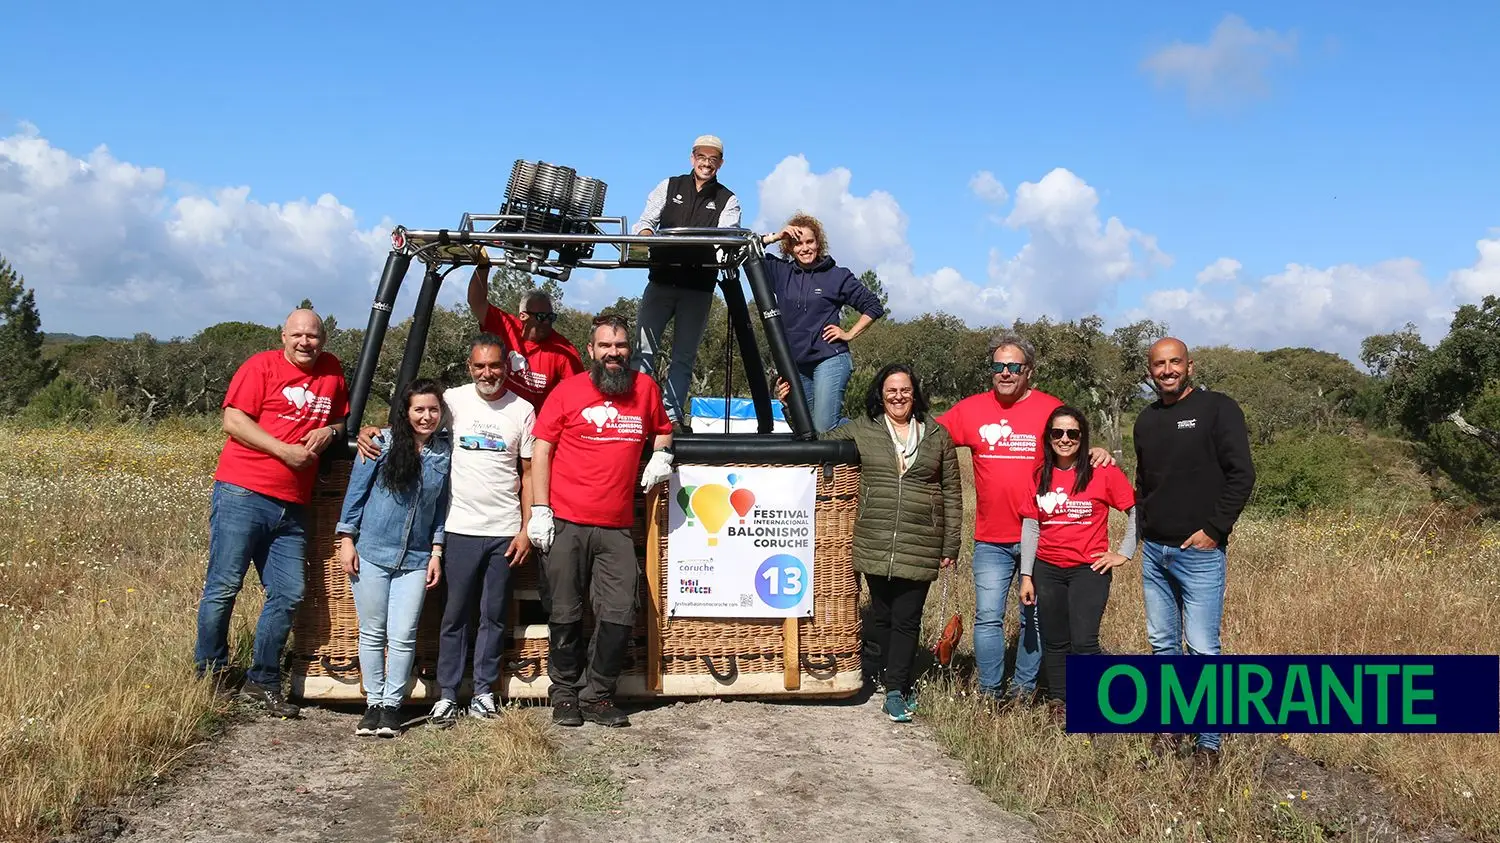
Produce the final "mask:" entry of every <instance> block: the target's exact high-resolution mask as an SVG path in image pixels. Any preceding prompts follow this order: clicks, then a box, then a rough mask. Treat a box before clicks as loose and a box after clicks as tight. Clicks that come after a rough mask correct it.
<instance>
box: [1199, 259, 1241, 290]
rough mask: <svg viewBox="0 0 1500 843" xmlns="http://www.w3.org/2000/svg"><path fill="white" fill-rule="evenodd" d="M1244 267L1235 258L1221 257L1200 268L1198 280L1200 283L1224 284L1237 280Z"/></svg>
mask: <svg viewBox="0 0 1500 843" xmlns="http://www.w3.org/2000/svg"><path fill="white" fill-rule="evenodd" d="M1243 268H1244V267H1243V266H1241V265H1240V262H1239V261H1237V260H1235V259H1234V258H1219V259H1218V260H1216V261H1214V262H1213V263H1211V264H1209V265H1208V266H1205V267H1203V268H1202V269H1200V270H1198V276H1197V280H1198V283H1199V284H1223V283H1227V282H1230V281H1235V280H1237V279H1238V278H1239V277H1240V270H1241V269H1243Z"/></svg>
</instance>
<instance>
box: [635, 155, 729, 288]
mask: <svg viewBox="0 0 1500 843" xmlns="http://www.w3.org/2000/svg"><path fill="white" fill-rule="evenodd" d="M694 184H695V182H694V181H693V174H692V173H685V174H683V175H680V176H673V177H672V178H670V179H667V200H666V204H664V205H663V206H662V209H661V222H660V223H659V226H660V227H661V228H664V229H666V228H718V227H719V214H721V213H723V211H724V205H725V204H727V203H728V202H729V199H730V197H732V196H734V192H733V191H731V190H730V189H729V188H727V187H725V186H724V185H722V184H720V183H719V181H718V179H715V180H713V181H711V182H709V183H708V184H705V185H704V186H703V189H702V190H696V189H695V188H694ZM651 260H652V262H653V264H656V262H658V261H662V262H666V263H669V264H673V265H670V266H668V265H660V264H658V265H653V266H652V267H651V270H650V272H649V274H648V276H647V277H649V278H650V279H651V281H652V282H654V283H657V284H667V285H669V286H672V287H686V288H688V289H692V290H712V289H713V288H714V285H715V283H716V282H717V279H718V270H717V269H714V268H713V267H712V266H703V264H712V263H713V262H714V249H713V247H712V246H669V247H661V246H657V247H654V248H652V249H651Z"/></svg>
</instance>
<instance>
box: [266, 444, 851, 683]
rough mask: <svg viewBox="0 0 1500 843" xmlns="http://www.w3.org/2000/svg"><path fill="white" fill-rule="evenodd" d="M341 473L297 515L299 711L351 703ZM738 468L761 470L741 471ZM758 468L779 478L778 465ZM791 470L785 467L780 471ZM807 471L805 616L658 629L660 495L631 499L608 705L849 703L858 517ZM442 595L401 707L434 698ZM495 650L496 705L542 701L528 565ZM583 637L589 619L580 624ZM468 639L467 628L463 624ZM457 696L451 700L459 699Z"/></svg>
mask: <svg viewBox="0 0 1500 843" xmlns="http://www.w3.org/2000/svg"><path fill="white" fill-rule="evenodd" d="M349 467H350V463H348V462H343V461H337V462H332V463H331V465H330V468H329V469H326V470H324V471H323V472H321V473H320V475H319V478H318V481H317V484H316V486H315V488H314V492H313V499H312V502H311V504H310V505H309V506H308V510H307V514H308V518H307V569H306V589H305V596H304V598H303V601H302V604H301V605H300V606H299V608H298V610H297V614H296V617H295V619H294V622H293V634H292V640H291V642H290V644H289V646H288V651H287V656H286V662H287V664H286V666H287V672H288V673H289V674H290V678H291V685H292V691H293V694H294V695H295V696H297V697H299V698H301V699H304V700H326V701H330V702H339V701H349V702H353V701H358V700H363V698H364V692H363V690H362V688H361V684H360V671H359V621H358V617H357V615H356V614H355V610H354V599H353V595H352V594H351V592H350V590H349V580H348V577H347V576H345V574H344V572H343V570H342V569H341V568H340V566H339V562H338V556H337V553H336V551H335V535H334V526H335V525H336V524H337V522H338V516H339V511H340V509H341V507H342V504H343V496H344V490H345V487H346V486H347V484H348V476H349ZM735 467H745V468H756V467H761V466H757V465H753V464H745V465H743V466H735ZM764 467H787V466H785V464H779V465H777V466H764ZM794 467H795V466H794ZM803 468H808V469H814V470H815V471H816V476H817V481H816V492H815V513H814V542H813V555H812V560H813V571H812V577H811V578H812V582H813V595H812V601H811V605H812V613H811V616H810V617H801V618H790V619H785V620H783V619H748V618H732V617H729V618H720V617H677V618H671V617H668V616H667V613H666V607H667V605H668V599H667V598H668V595H667V589H668V587H669V583H668V579H669V577H668V571H667V569H668V562H667V559H668V537H669V533H670V517H671V515H670V511H671V502H670V501H668V499H667V488H668V487H667V484H662V485H661V486H659V487H657V488H656V489H653V490H652V492H651V493H650V494H646V495H643V494H637V498H636V524H635V528H634V530H633V533H634V537H635V543H636V548H637V557H638V558H639V559H640V560H641V563H642V570H643V572H644V574H645V575H644V576H642V577H641V578H640V580H641V593H640V602H639V611H637V613H636V624H635V630H634V636H633V640H632V643H631V647H630V649H629V651H628V653H627V656H626V664H625V669H624V672H623V673H622V674H621V677H620V681H619V686H618V690H617V694H618V696H620V697H622V698H649V697H705V696H741V697H764V698H777V697H830V698H836V697H848V696H852V695H854V694H856V693H858V692H859V690H860V689H861V687H862V684H863V681H862V676H861V666H860V640H859V639H860V614H859V596H860V588H859V579H858V577H857V575H856V574H855V573H854V567H853V560H852V552H853V544H852V543H853V532H854V520H855V517H856V516H857V514H858V509H859V501H858V495H859V467H858V466H857V465H827V466H812V465H809V466H803ZM444 603H445V589H443V588H442V587H438V588H434V589H432V590H431V591H429V592H428V594H427V598H426V602H425V603H424V605H423V609H422V618H421V622H420V625H419V628H418V633H417V647H416V665H415V668H414V670H413V674H414V675H413V677H412V682H411V685H410V686H409V688H408V693H409V698H410V699H411V700H413V701H421V700H430V699H433V698H435V697H436V695H437V685H436V681H435V680H436V666H437V653H438V623H439V619H440V618H441V617H442V612H443V606H444ZM509 607H510V608H509V616H508V618H507V629H506V635H507V647H506V649H505V652H504V655H503V657H502V661H501V665H500V677H501V679H500V687H499V688H498V689H497V690H499V691H500V693H501V696H502V697H503V698H505V699H515V700H526V699H533V700H545V699H546V697H547V689H548V687H549V685H550V681H549V679H548V676H547V645H548V627H547V618H546V613H545V611H544V609H543V607H542V602H541V594H540V587H539V582H538V577H537V560H536V559H532V560H530V561H528V562H527V564H525V565H523V566H521V567H519V568H516V569H513V572H512V576H511V583H510V596H509ZM584 620H585V628H586V629H591V628H592V624H593V618H592V616H591V615H589V614H587V613H586V615H585V619H584ZM470 626H471V630H472V629H474V628H477V624H471V625H470ZM467 692H468V691H467V688H463V689H460V694H461V695H463V694H466V693H467Z"/></svg>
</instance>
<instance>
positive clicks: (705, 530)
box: [667, 465, 818, 618]
mask: <svg viewBox="0 0 1500 843" xmlns="http://www.w3.org/2000/svg"><path fill="white" fill-rule="evenodd" d="M817 486H818V481H817V469H816V468H812V467H800V466H787V467H773V468H723V467H716V466H695V465H684V466H680V467H679V468H678V470H677V471H676V472H675V473H674V474H673V475H672V483H671V486H670V488H669V491H668V494H669V500H670V501H671V502H672V504H671V517H670V518H669V519H668V526H669V533H668V535H667V615H668V617H718V618H789V617H811V616H812V614H813V578H812V574H813V536H814V534H815V520H816V514H817V513H816V501H817Z"/></svg>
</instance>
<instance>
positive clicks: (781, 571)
mask: <svg viewBox="0 0 1500 843" xmlns="http://www.w3.org/2000/svg"><path fill="white" fill-rule="evenodd" d="M806 581H807V569H806V568H804V567H802V560H801V559H798V558H797V557H795V556H792V555H790V554H786V553H780V554H777V555H775V556H772V557H771V558H770V559H767V560H766V561H764V562H762V563H760V568H758V569H757V570H756V572H755V593H756V594H758V595H760V599H761V601H762V602H764V603H765V604H766V605H767V606H771V607H773V608H776V609H790V608H792V607H793V606H796V605H797V604H798V603H801V602H802V598H803V590H804V588H805V585H804V583H806Z"/></svg>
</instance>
